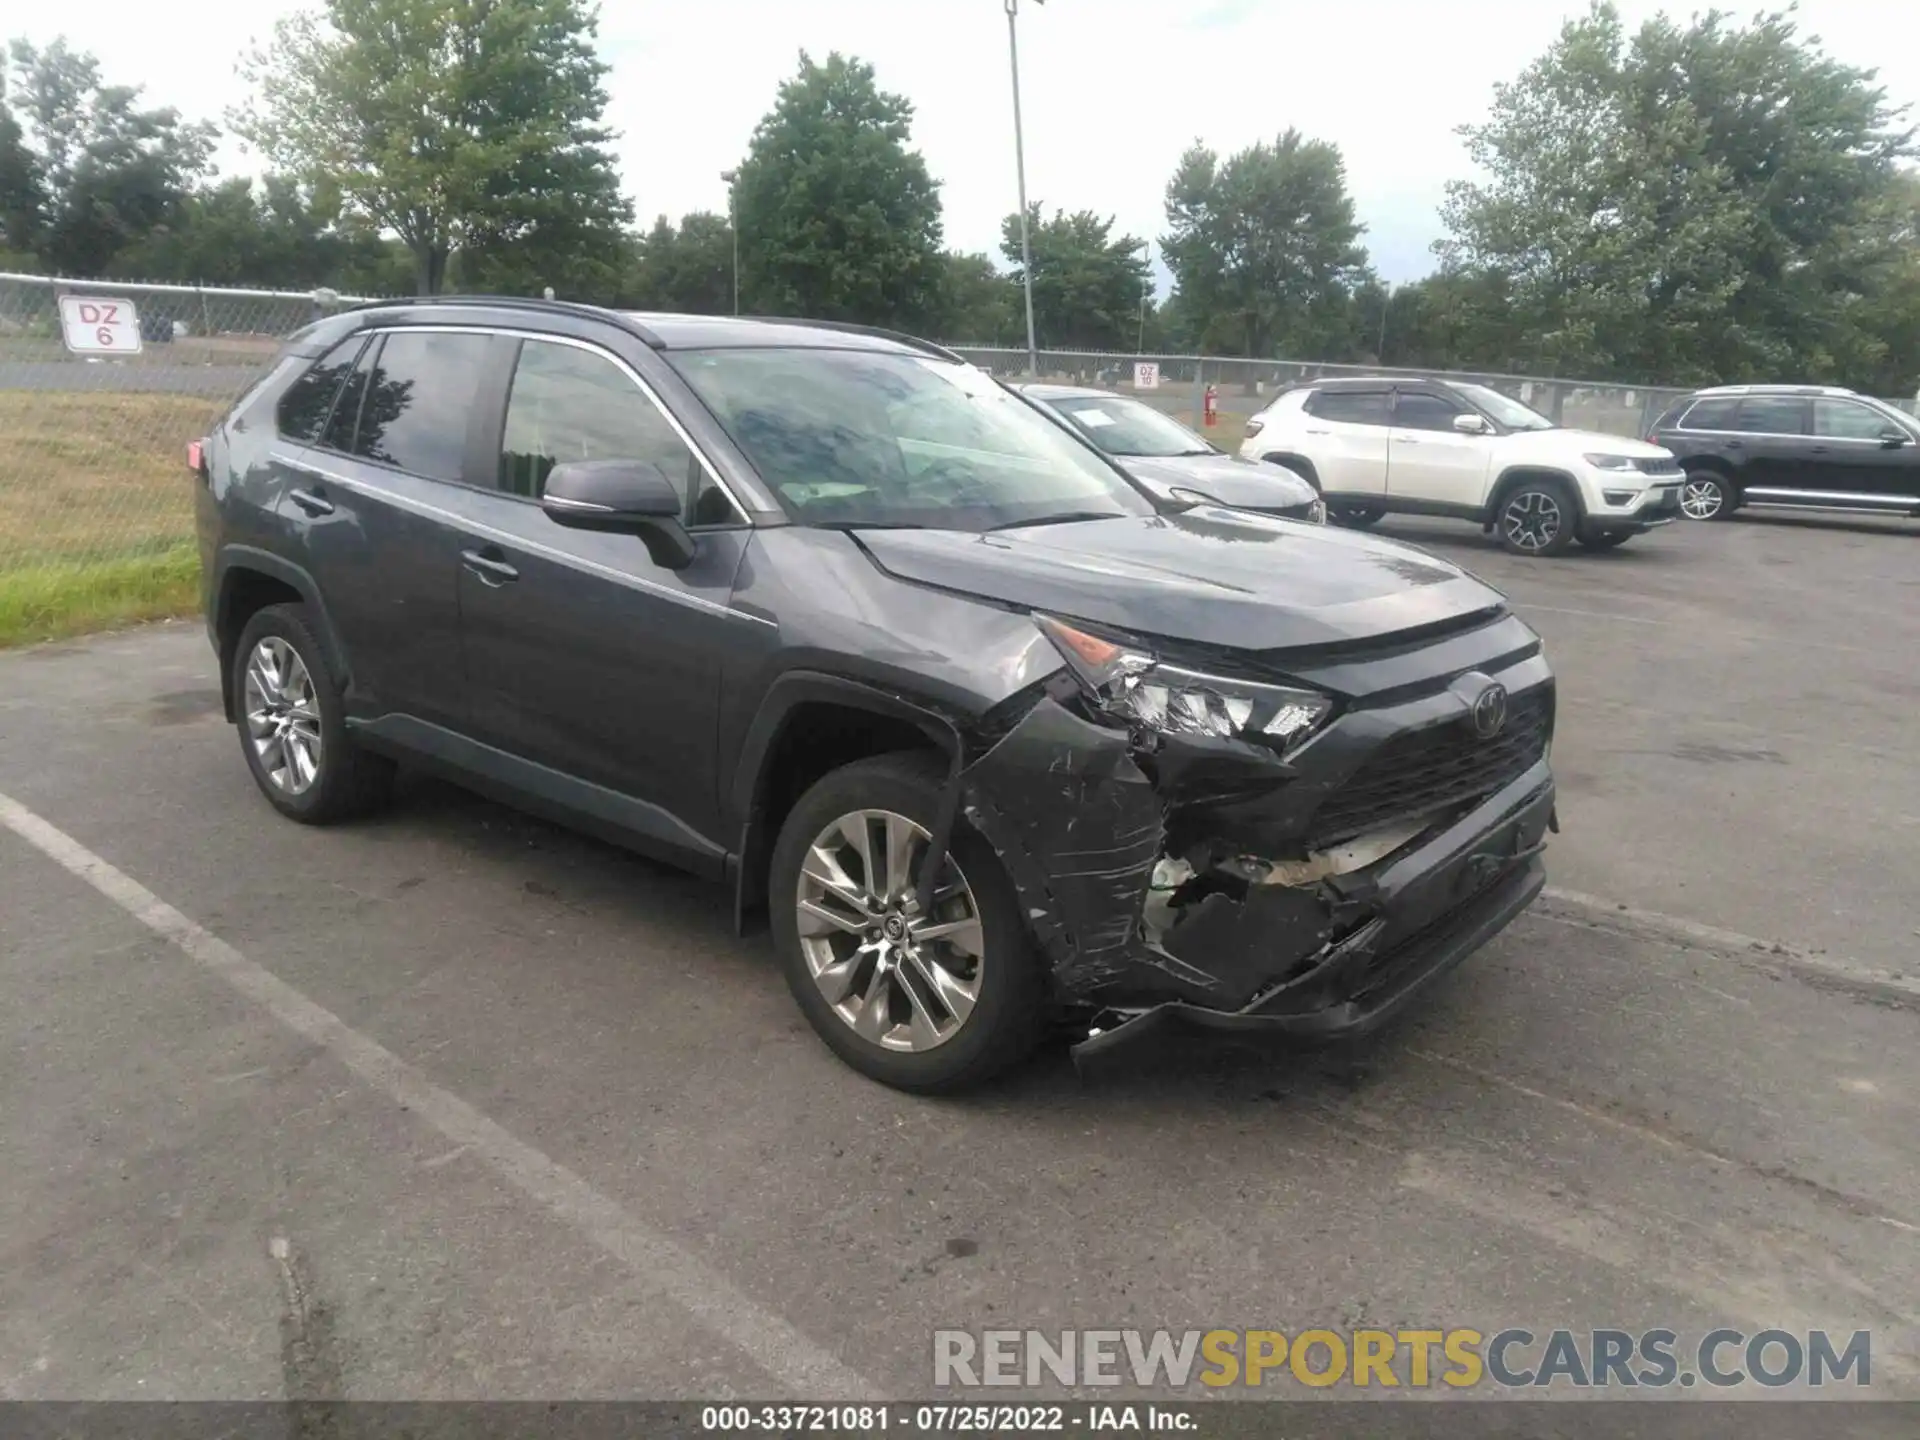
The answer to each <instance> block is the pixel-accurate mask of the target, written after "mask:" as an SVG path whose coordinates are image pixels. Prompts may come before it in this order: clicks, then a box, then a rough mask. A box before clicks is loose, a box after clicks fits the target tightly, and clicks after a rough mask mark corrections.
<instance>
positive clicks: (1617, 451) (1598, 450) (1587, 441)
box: [1520, 430, 1669, 460]
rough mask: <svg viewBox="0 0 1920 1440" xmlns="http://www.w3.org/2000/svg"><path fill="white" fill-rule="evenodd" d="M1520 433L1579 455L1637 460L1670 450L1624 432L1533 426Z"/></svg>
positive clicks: (1650, 457)
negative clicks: (1535, 427) (1613, 433)
mask: <svg viewBox="0 0 1920 1440" xmlns="http://www.w3.org/2000/svg"><path fill="white" fill-rule="evenodd" d="M1520 435H1521V436H1522V437H1524V438H1526V439H1529V440H1538V441H1547V442H1550V443H1551V444H1552V445H1553V446H1554V448H1555V449H1558V450H1572V451H1578V452H1579V453H1580V454H1582V455H1603V454H1604V455H1631V456H1633V457H1634V458H1635V459H1636V460H1652V459H1656V458H1658V457H1659V456H1662V455H1666V454H1668V453H1669V452H1668V450H1667V449H1666V447H1665V446H1663V445H1649V444H1648V443H1647V442H1646V441H1644V440H1630V439H1628V438H1627V437H1626V436H1624V435H1608V434H1606V433H1604V432H1603V431H1599V430H1535V431H1521V432H1520Z"/></svg>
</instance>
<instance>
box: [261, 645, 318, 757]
mask: <svg viewBox="0 0 1920 1440" xmlns="http://www.w3.org/2000/svg"><path fill="white" fill-rule="evenodd" d="M245 700H246V714H247V738H248V740H249V742H250V743H251V744H252V745H253V753H254V755H255V756H256V757H257V758H258V760H259V762H260V770H261V773H263V774H264V775H265V776H266V777H267V781H268V783H269V784H271V785H272V786H273V787H274V788H275V789H276V790H279V791H282V792H283V793H285V794H288V795H304V794H306V792H307V791H308V790H310V789H312V788H313V783H314V781H316V780H318V779H319V778H320V761H321V753H322V752H321V741H320V704H319V700H318V698H317V697H316V696H315V695H314V691H313V677H312V676H311V675H310V674H308V673H307V666H306V662H305V661H303V660H302V659H301V658H300V653H299V652H298V651H297V650H295V649H294V648H293V646H291V645H289V644H288V643H287V642H286V641H285V640H283V639H281V638H280V637H279V636H278V635H266V636H263V637H261V640H260V642H259V643H258V644H257V645H255V646H254V647H253V653H252V654H251V655H249V656H248V657H247V669H246V691H245Z"/></svg>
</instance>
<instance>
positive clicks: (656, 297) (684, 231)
mask: <svg viewBox="0 0 1920 1440" xmlns="http://www.w3.org/2000/svg"><path fill="white" fill-rule="evenodd" d="M630 289H631V291H632V294H633V301H634V304H636V305H637V306H639V307H640V308H641V309H645V310H671V311H678V312H680V313H683V314H688V315H728V314H731V313H732V312H733V227H732V226H731V225H729V224H728V223H727V217H726V216H724V215H715V214H713V213H711V212H710V211H706V210H697V211H695V212H694V213H693V214H691V215H683V216H681V217H680V224H679V225H678V226H677V227H676V226H675V225H674V224H673V222H672V221H670V220H668V219H667V217H666V216H664V215H662V216H661V217H660V218H659V219H658V220H656V221H654V222H653V229H651V230H649V231H648V232H647V233H646V235H645V236H643V237H642V238H641V240H640V243H639V254H638V264H637V266H636V274H635V277H634V280H633V283H632V285H631V287H630Z"/></svg>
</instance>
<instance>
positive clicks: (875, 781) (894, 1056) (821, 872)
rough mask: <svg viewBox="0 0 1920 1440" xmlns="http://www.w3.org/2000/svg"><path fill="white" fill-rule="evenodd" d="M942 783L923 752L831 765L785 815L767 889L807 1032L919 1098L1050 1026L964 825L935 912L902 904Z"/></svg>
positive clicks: (1008, 899)
mask: <svg viewBox="0 0 1920 1440" xmlns="http://www.w3.org/2000/svg"><path fill="white" fill-rule="evenodd" d="M946 781H947V769H946V765H945V764H944V763H943V762H942V761H941V760H940V759H939V758H938V757H936V756H932V755H928V754H924V753H901V754H893V755H881V756H876V757H874V758H873V759H870V760H860V761H856V762H855V763H854V764H851V765H847V766H844V767H843V768H841V769H839V770H835V771H833V772H832V773H831V774H829V775H827V776H826V777H825V778H824V779H822V780H820V781H819V782H818V783H817V784H815V785H814V786H813V788H812V789H810V790H808V791H807V793H806V794H805V795H803V796H801V797H800V800H799V802H798V803H797V804H795V806H794V807H793V809H792V811H791V812H790V813H789V814H788V816H787V819H786V822H785V824H783V825H782V826H781V829H780V838H779V841H778V842H777V843H776V844H775V846H774V850H773V859H772V863H771V865H770V866H769V873H768V883H767V894H768V902H769V903H768V908H769V910H770V911H771V914H772V920H773V933H774V941H775V944H776V945H777V947H778V949H779V954H780V963H781V967H782V968H783V969H784V970H785V971H786V976H787V986H788V988H789V989H790V990H792V992H793V998H794V1000H795V1001H796V1002H797V1003H798V1004H799V1006H800V1010H801V1012H802V1013H803V1014H804V1015H805V1016H806V1017H807V1020H808V1023H810V1024H811V1025H812V1026H813V1028H814V1031H815V1033H817V1034H818V1035H819V1036H820V1038H821V1039H822V1040H824V1041H825V1042H826V1043H827V1046H828V1048H829V1049H831V1050H832V1051H833V1052H834V1053H835V1054H836V1055H838V1056H839V1057H840V1058H841V1059H842V1060H844V1061H846V1063H847V1064H848V1065H850V1066H852V1067H853V1068H854V1069H855V1070H858V1071H859V1072H860V1073H861V1074H863V1075H866V1076H868V1077H870V1078H871V1079H874V1080H878V1081H880V1082H881V1083H882V1084H885V1085H891V1086H894V1087H895V1088H897V1089H901V1090H911V1091H918V1092H921V1093H941V1092H950V1091H956V1090H964V1089H967V1088H969V1087H971V1086H974V1085H978V1084H980V1083H981V1082H983V1081H985V1080H987V1079H989V1078H990V1077H992V1076H994V1075H996V1074H999V1073H1000V1072H1001V1071H1004V1070H1006V1069H1008V1068H1009V1067H1011V1066H1013V1065H1014V1064H1016V1063H1018V1062H1019V1061H1020V1060H1022V1059H1024V1058H1025V1057H1026V1055H1027V1054H1028V1053H1029V1052H1030V1051H1031V1050H1032V1048H1033V1046H1034V1044H1035V1042H1036V1041H1037V1040H1038V1039H1039V1036H1040V1033H1041V1030H1042V1027H1043V1025H1044V1023H1045V1019H1046V987H1045V982H1044V979H1043V975H1042V971H1041V966H1040V959H1039V956H1038V954H1037V953H1036V951H1035V949H1034V946H1033V942H1032V940H1031V938H1030V937H1029V935H1028V933H1027V929H1026V925H1025V923H1024V921H1023V920H1022V919H1021V910H1020V904H1019V899H1018V897H1017V896H1016V894H1015V893H1014V889H1013V884H1012V882H1011V881H1010V880H1009V879H1008V878H1007V874H1006V871H1005V869H1004V868H1003V867H1002V866H1001V864H1000V860H999V857H998V856H996V855H995V854H994V853H993V850H992V848H991V847H990V846H989V845H988V844H987V843H986V841H985V840H983V839H982V838H981V837H980V836H979V834H978V833H977V832H975V831H974V830H973V829H972V827H971V826H969V825H968V824H967V822H966V820H965V818H964V817H960V818H956V820H955V822H954V829H953V835H952V839H951V841H950V843H949V846H948V859H947V863H946V865H945V866H944V867H943V869H942V872H941V880H940V888H939V889H938V890H937V891H936V892H935V899H934V906H933V911H932V913H931V914H930V915H927V916H919V915H917V914H916V913H915V912H914V910H913V906H912V904H911V900H910V897H911V896H912V894H913V888H914V886H915V885H916V884H917V883H918V880H919V875H920V869H919V866H920V863H921V862H923V861H924V860H925V858H926V845H927V840H928V837H929V836H930V834H931V832H932V831H933V829H934V827H935V825H936V823H937V816H938V815H939V813H940V799H941V792H942V790H943V789H944V788H945V785H946ZM803 907H805V908H804V910H803ZM936 931H938V932H942V933H940V934H935V933H933V932H936ZM922 932H925V933H924V934H923V933H922ZM969 952H972V953H969Z"/></svg>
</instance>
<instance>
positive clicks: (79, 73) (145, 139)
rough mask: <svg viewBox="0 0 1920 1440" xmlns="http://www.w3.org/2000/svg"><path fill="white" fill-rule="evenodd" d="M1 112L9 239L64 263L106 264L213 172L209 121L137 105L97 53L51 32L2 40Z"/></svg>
mask: <svg viewBox="0 0 1920 1440" xmlns="http://www.w3.org/2000/svg"><path fill="white" fill-rule="evenodd" d="M10 54H11V59H12V62H13V80H12V84H11V85H10V86H8V87H7V88H6V90H5V95H4V98H5V103H6V106H7V109H8V112H9V113H8V116H7V119H6V120H5V121H3V122H0V223H4V224H5V225H6V229H7V236H8V244H9V245H10V246H11V247H13V248H26V249H31V250H32V251H33V252H34V253H36V254H37V255H38V256H39V258H40V260H41V261H42V263H43V264H45V265H46V266H48V267H49V268H58V269H61V270H64V271H67V272H68V273H71V274H79V275H98V274H101V273H103V272H104V271H105V270H106V268H107V266H108V264H109V262H110V261H112V259H113V257H114V256H115V255H117V254H119V253H120V251H122V250H123V249H125V248H126V247H127V246H128V245H130V244H132V243H134V242H135V241H137V240H139V239H141V238H142V237H144V236H146V235H147V234H149V233H151V232H152V231H153V230H154V229H155V228H156V227H159V226H161V225H164V224H167V223H169V222H171V221H173V220H174V219H176V218H177V217H178V215H179V212H180V209H181V207H182V205H183V204H184V203H185V201H186V198H187V195H188V192H189V191H190V190H191V188H192V187H193V185H194V184H195V183H196V182H197V181H198V180H199V179H200V178H201V177H202V176H204V175H205V174H207V173H208V171H209V168H210V166H209V159H210V157H211V155H212V153H213V139H214V129H213V127H212V126H210V125H204V124H189V123H187V122H184V121H182V120H181V119H180V115H179V112H178V111H176V110H171V109H159V110H143V109H141V108H140V105H139V100H140V88H139V87H138V86H129V85H108V84H105V83H103V82H102V80H101V78H100V64H99V62H98V61H97V60H95V59H94V57H93V56H91V55H88V54H84V53H82V52H80V51H76V50H73V49H71V48H69V47H68V45H67V43H66V42H65V41H64V40H55V41H54V42H53V43H52V44H51V45H49V46H47V47H46V48H45V49H36V48H35V47H34V46H32V45H30V44H28V43H27V42H26V41H25V40H16V41H14V42H13V44H12V46H11V47H10Z"/></svg>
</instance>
